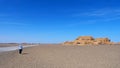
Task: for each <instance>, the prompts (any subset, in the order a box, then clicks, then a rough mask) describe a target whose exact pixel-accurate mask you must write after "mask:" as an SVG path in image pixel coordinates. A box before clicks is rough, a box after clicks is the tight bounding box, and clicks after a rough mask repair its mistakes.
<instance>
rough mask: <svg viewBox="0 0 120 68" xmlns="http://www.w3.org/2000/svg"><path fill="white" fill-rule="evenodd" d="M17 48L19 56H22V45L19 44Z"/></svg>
mask: <svg viewBox="0 0 120 68" xmlns="http://www.w3.org/2000/svg"><path fill="white" fill-rule="evenodd" d="M18 48H19V54H22V51H23V46H22V44H19V46H18Z"/></svg>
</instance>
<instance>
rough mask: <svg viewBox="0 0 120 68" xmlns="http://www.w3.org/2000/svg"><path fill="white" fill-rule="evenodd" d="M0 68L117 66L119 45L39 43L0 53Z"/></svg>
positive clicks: (118, 67) (106, 67)
mask: <svg viewBox="0 0 120 68" xmlns="http://www.w3.org/2000/svg"><path fill="white" fill-rule="evenodd" d="M0 68H120V45H114V46H113V45H111V46H110V45H101V46H61V45H44V46H43V45H40V46H34V47H28V48H25V49H24V51H23V54H22V55H19V54H18V51H11V52H3V53H0Z"/></svg>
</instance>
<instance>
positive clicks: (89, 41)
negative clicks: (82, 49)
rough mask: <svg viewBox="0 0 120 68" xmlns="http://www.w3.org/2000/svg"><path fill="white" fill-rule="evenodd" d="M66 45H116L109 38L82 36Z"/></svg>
mask: <svg viewBox="0 0 120 68" xmlns="http://www.w3.org/2000/svg"><path fill="white" fill-rule="evenodd" d="M64 44H65V45H105V44H106V45H112V44H114V43H113V42H111V40H110V39H108V38H96V39H94V38H93V37H92V36H80V37H78V38H77V39H75V40H74V41H72V42H68V41H67V42H64Z"/></svg>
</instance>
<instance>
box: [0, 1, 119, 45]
mask: <svg viewBox="0 0 120 68" xmlns="http://www.w3.org/2000/svg"><path fill="white" fill-rule="evenodd" d="M119 29H120V1H119V0H0V42H39V43H61V42H64V41H67V40H69V41H71V40H74V39H75V38H77V37H78V36H85V35H87V36H93V37H95V38H98V37H109V38H110V39H111V40H112V41H114V42H119V41H120V31H119Z"/></svg>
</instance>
